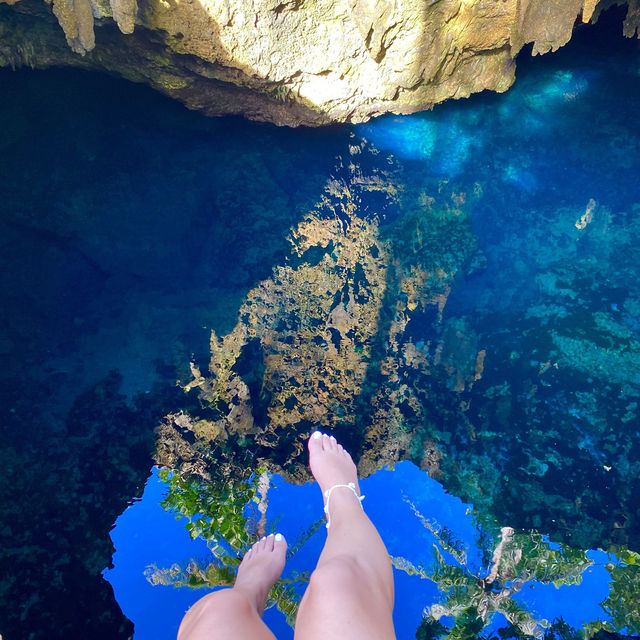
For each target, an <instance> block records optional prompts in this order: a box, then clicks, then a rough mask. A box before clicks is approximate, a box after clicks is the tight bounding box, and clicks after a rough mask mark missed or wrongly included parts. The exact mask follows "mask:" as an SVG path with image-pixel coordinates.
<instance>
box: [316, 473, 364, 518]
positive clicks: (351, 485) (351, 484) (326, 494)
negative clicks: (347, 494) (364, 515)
mask: <svg viewBox="0 0 640 640" xmlns="http://www.w3.org/2000/svg"><path fill="white" fill-rule="evenodd" d="M340 487H344V488H345V489H351V491H353V495H354V496H355V497H356V498H358V501H359V502H360V507H361V508H362V510H363V511H364V507H363V506H362V501H363V500H364V496H359V495H358V492H357V491H356V485H355V482H349V483H348V484H334V485H333V487H330V488H329V489H327V490H326V491H325V492H324V497H325V498H326V499H327V501H326V502H325V504H324V513H325V515H326V516H327V529H328V528H329V527H330V526H331V516H329V499H330V498H331V492H332V491H333V490H334V489H339V488H340Z"/></svg>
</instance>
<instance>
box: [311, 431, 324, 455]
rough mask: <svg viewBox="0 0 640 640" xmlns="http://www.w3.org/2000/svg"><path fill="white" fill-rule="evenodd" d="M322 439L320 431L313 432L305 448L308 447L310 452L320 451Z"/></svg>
mask: <svg viewBox="0 0 640 640" xmlns="http://www.w3.org/2000/svg"><path fill="white" fill-rule="evenodd" d="M323 440H324V438H323V437H322V433H320V431H314V432H313V433H312V434H311V437H310V438H309V441H308V443H307V446H308V447H309V451H310V452H312V453H313V452H317V451H322V441H323Z"/></svg>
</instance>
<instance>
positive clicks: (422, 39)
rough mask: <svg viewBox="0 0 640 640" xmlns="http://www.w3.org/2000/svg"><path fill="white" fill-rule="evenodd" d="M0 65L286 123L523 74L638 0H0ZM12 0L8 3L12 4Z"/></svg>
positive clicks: (426, 103)
mask: <svg viewBox="0 0 640 640" xmlns="http://www.w3.org/2000/svg"><path fill="white" fill-rule="evenodd" d="M0 4H4V5H5V6H2V7H0V9H2V10H1V11H0V65H2V66H12V67H19V66H25V65H26V66H32V67H39V68H45V67H50V66H53V65H71V66H76V67H84V68H89V69H98V70H104V71H108V72H112V73H117V74H118V75H121V76H123V77H125V78H128V79H130V80H133V81H135V82H144V83H146V84H149V85H151V86H152V87H153V88H155V89H157V90H159V91H162V92H163V93H165V94H167V95H170V96H172V97H174V98H177V99H178V100H181V101H182V102H184V103H185V104H186V105H187V106H188V107H189V108H192V109H198V110H200V111H203V112H204V113H206V114H208V115H224V114H231V113H235V114H242V115H244V116H246V117H249V118H252V119H256V120H265V121H270V122H274V123H276V124H281V125H293V126H295V125H299V124H306V125H321V124H326V123H329V122H335V121H350V122H361V121H364V120H367V119H369V118H371V117H373V116H376V115H379V114H382V113H386V112H393V113H411V112H415V111H420V110H424V109H428V108H430V107H432V106H433V105H434V104H435V103H438V102H442V101H444V100H447V99H449V98H463V97H468V96H469V95H470V94H472V93H475V92H479V91H482V90H484V89H491V90H493V91H500V92H501V91H505V90H506V89H508V88H509V86H511V84H512V83H513V81H514V78H515V75H514V73H515V62H514V59H515V56H516V55H517V53H518V52H519V51H520V50H521V49H522V47H523V46H524V45H526V44H528V43H533V54H534V55H536V54H542V53H546V52H548V51H554V50H556V49H558V48H559V47H561V46H563V45H565V44H566V43H567V42H568V41H569V40H570V38H571V35H572V32H573V29H574V24H575V23H576V20H582V22H589V21H595V20H597V18H598V16H599V14H600V13H601V11H602V10H603V9H605V8H608V7H610V6H612V5H614V4H627V5H628V13H627V17H626V20H625V23H624V27H623V30H624V34H625V35H626V36H629V37H633V36H634V35H635V34H636V32H637V30H638V27H639V25H640V4H639V3H638V0H629V2H621V1H620V0H600V2H598V1H597V0H565V1H563V2H549V1H547V0H521V1H518V0H499V1H495V0H494V1H487V0H473V1H464V2H463V1H461V0H431V1H429V2H423V1H419V0H400V1H399V2H395V3H392V2H390V1H389V0H385V1H383V2H373V1H372V0H315V1H314V2H305V0H290V1H286V0H285V1H282V2H280V1H277V2H276V1H272V0H261V1H260V2H254V3H248V2H245V1H244V0H238V2H236V3H229V2H220V1H218V0H178V1H176V2H165V1H164V0H151V1H150V2H148V3H145V4H144V5H142V6H140V7H139V6H138V4H137V2H136V0H45V2H41V1H40V0H20V1H16V0H0ZM9 5H11V6H9Z"/></svg>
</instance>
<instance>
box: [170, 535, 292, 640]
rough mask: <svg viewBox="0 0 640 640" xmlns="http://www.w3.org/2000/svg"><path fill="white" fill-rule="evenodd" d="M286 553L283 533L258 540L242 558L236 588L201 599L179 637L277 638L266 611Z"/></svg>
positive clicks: (218, 639) (220, 639) (223, 639)
mask: <svg viewBox="0 0 640 640" xmlns="http://www.w3.org/2000/svg"><path fill="white" fill-rule="evenodd" d="M286 552H287V543H286V541H285V540H284V538H283V537H282V536H280V535H279V534H278V535H277V536H274V535H270V536H268V537H266V538H263V539H262V540H259V541H258V542H256V543H255V544H254V545H253V546H252V547H251V549H249V551H247V553H246V555H245V556H244V558H243V559H242V562H241V563H240V566H239V567H238V577H237V578H236V582H235V584H234V585H233V587H232V588H231V589H223V590H221V591H215V592H214V593H210V594H209V595H206V596H204V598H200V600H198V602H196V603H195V604H194V605H193V606H192V607H191V608H190V609H189V611H187V613H186V615H185V616H184V619H183V620H182V623H181V624H180V629H179V630H178V640H275V636H274V635H273V634H272V633H271V631H269V629H268V628H267V626H266V625H265V623H264V622H263V621H262V613H263V611H264V607H265V604H266V602H267V596H268V595H269V591H270V590H271V587H272V586H273V585H274V583H275V581H276V580H277V579H278V578H279V577H280V574H281V573H282V569H283V568H284V561H285V556H286Z"/></svg>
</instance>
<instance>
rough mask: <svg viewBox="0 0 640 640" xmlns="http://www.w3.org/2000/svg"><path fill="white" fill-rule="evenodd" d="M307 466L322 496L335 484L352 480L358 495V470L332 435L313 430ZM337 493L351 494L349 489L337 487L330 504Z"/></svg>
mask: <svg viewBox="0 0 640 640" xmlns="http://www.w3.org/2000/svg"><path fill="white" fill-rule="evenodd" d="M309 466H310V467H311V473H312V474H313V477H314V478H315V479H316V481H317V482H318V484H319V485H320V489H321V490H322V496H323V497H324V493H325V491H327V490H328V489H330V488H331V487H333V486H335V485H337V484H349V483H350V482H353V484H354V485H355V490H356V492H357V494H358V495H360V489H359V488H358V470H357V469H356V465H355V464H354V462H353V460H352V459H351V456H350V455H349V453H348V452H347V451H345V450H344V449H343V447H342V445H341V444H338V442H337V441H336V439H335V438H334V437H333V436H328V435H326V434H322V433H320V432H319V431H315V432H314V433H312V434H311V437H310V438H309ZM338 493H340V494H349V495H351V496H352V498H353V494H352V492H351V491H350V490H349V489H338V490H336V491H335V492H332V496H335V498H334V497H332V498H331V504H333V501H334V500H335V499H336V498H337V495H338Z"/></svg>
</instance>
